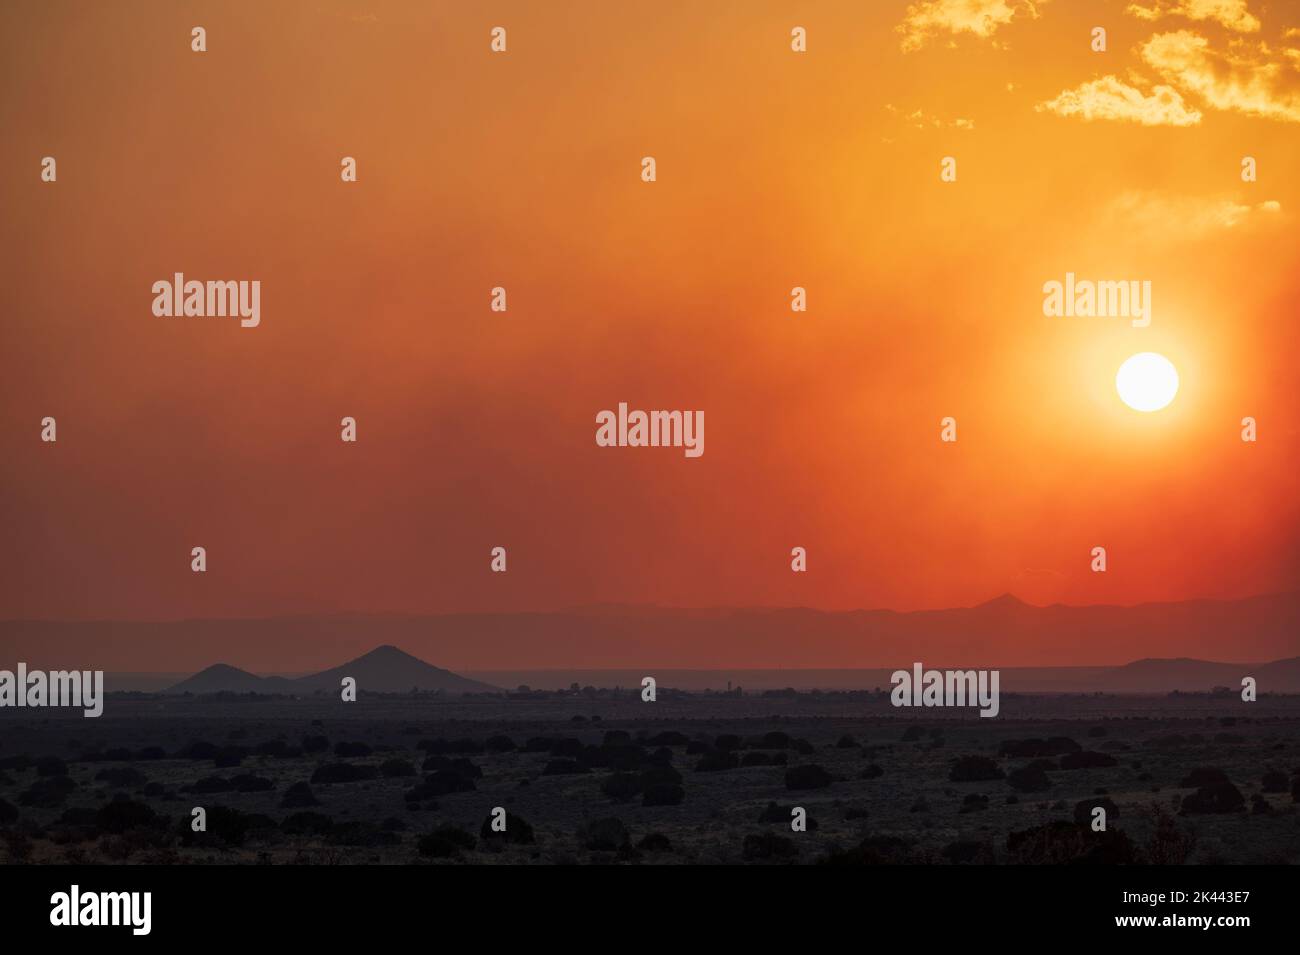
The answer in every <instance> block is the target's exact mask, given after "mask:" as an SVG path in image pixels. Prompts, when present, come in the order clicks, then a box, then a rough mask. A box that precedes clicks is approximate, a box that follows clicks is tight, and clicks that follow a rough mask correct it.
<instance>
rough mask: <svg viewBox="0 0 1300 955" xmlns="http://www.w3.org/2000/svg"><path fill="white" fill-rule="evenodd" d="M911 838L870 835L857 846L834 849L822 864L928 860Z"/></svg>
mask: <svg viewBox="0 0 1300 955" xmlns="http://www.w3.org/2000/svg"><path fill="white" fill-rule="evenodd" d="M927 861H929V860H927V859H926V858H925V856H924V855H923V854H922V853H920V852H918V851H917V850H916V849H915V848H914V844H913V842H912V841H911V840H910V839H904V838H902V837H901V836H868V837H867V838H866V839H863V840H862V842H861V843H859V844H858V845H857V846H856V847H855V848H853V849H848V850H841V849H832V850H831V852H830V853H829V854H828V855H827V856H826V858H824V859H822V860H820V862H819V864H820V865H915V864H918V863H923V862H927Z"/></svg>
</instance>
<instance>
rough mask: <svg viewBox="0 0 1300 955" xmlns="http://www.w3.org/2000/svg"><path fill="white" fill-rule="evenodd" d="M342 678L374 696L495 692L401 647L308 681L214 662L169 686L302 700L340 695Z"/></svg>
mask: <svg viewBox="0 0 1300 955" xmlns="http://www.w3.org/2000/svg"><path fill="white" fill-rule="evenodd" d="M344 677H352V678H353V679H354V680H356V681H357V689H358V690H360V691H362V692H366V691H370V692H373V693H406V692H408V691H410V690H425V691H428V690H438V691H441V692H443V693H450V694H464V693H495V692H497V688H496V687H494V686H490V685H489V684H487V683H480V682H478V681H477V680H470V679H467V678H466V677H463V676H458V675H457V674H455V673H452V672H451V671H450V670H443V669H441V668H439V667H436V666H433V665H431V664H428V663H425V662H424V661H423V660H420V659H417V658H415V657H413V656H411V655H410V654H409V653H404V652H403V651H401V650H399V649H398V648H397V647H390V646H383V647H376V648H375V649H373V650H371V651H370V652H369V653H367V654H365V655H364V656H361V657H358V658H357V659H355V660H352V661H351V662H349V663H345V664H343V665H342V666H337V667H335V668H334V669H332V670H325V671H324V672H322V673H313V674H311V675H310V676H303V677H297V678H294V679H290V678H287V677H282V676H256V675H255V674H252V673H249V672H248V671H247V670H241V669H239V667H232V666H230V665H229V664H226V663H214V664H213V665H212V666H210V667H207V668H206V669H204V670H200V671H199V672H198V673H196V674H194V675H193V676H192V677H189V678H188V679H185V680H181V682H179V683H177V684H176V685H175V686H173V687H170V688H169V689H168V690H167V691H166V692H168V693H194V694H200V693H223V692H225V693H284V694H293V695H303V694H309V693H315V692H317V691H322V692H327V693H337V692H338V691H339V689H340V687H341V685H342V680H343V678H344Z"/></svg>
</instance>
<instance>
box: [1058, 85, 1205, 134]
mask: <svg viewBox="0 0 1300 955" xmlns="http://www.w3.org/2000/svg"><path fill="white" fill-rule="evenodd" d="M1034 109H1036V110H1038V111H1039V112H1044V111H1046V112H1049V113H1056V114H1057V115H1058V116H1080V117H1082V118H1083V119H1084V120H1094V119H1111V120H1122V121H1127V122H1133V123H1141V124H1142V125H1143V126H1195V125H1196V124H1197V123H1199V122H1200V121H1201V114H1200V112H1199V111H1197V110H1196V109H1193V108H1191V107H1189V106H1187V104H1185V103H1184V102H1183V97H1182V96H1181V95H1180V94H1179V92H1178V91H1177V90H1176V89H1174V88H1173V87H1171V86H1156V87H1154V88H1153V89H1152V90H1151V94H1150V95H1149V96H1148V95H1146V94H1144V93H1143V92H1142V91H1141V90H1140V89H1138V88H1137V87H1134V86H1129V85H1128V84H1127V83H1125V82H1123V81H1122V80H1120V79H1117V78H1116V77H1114V76H1103V77H1102V78H1101V79H1099V80H1092V81H1090V82H1087V83H1084V84H1083V85H1082V86H1078V87H1076V88H1074V89H1072V90H1063V91H1062V92H1061V95H1059V96H1057V97H1056V99H1052V100H1048V101H1047V102H1045V103H1039V104H1038V105H1037V106H1035V107H1034Z"/></svg>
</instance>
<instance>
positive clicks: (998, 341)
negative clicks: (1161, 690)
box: [0, 0, 1300, 619]
mask: <svg viewBox="0 0 1300 955" xmlns="http://www.w3.org/2000/svg"><path fill="white" fill-rule="evenodd" d="M966 6H967V7H970V6H971V5H970V4H967V5H966ZM975 6H978V4H976V5H975ZM985 6H986V7H987V8H988V10H989V11H990V16H989V17H987V18H984V19H978V20H975V21H974V22H973V24H972V23H967V22H966V21H962V20H960V19H957V18H954V17H953V16H951V15H950V14H951V12H952V10H951V9H950V8H949V5H948V4H946V3H944V2H941V0H928V2H923V3H913V4H910V5H909V4H908V3H906V2H884V0H882V2H873V3H867V4H864V3H856V2H842V3H833V2H825V3H810V4H807V5H806V6H803V7H800V6H799V5H792V4H785V3H755V2H745V3H740V2H737V3H722V2H718V3H707V4H701V3H663V4H658V5H656V6H655V7H654V8H653V9H648V8H645V7H640V6H636V7H631V6H626V5H621V4H608V3H597V2H564V3H547V4H542V3H518V4H510V3H500V4H482V5H480V4H470V5H461V4H455V5H453V4H437V3H435V4H429V3H418V4H417V3H396V2H394V3H375V4H371V5H362V4H346V5H345V4H335V3H328V2H323V0H321V2H315V0H313V2H306V3H293V4H290V3H285V4H279V3H277V4H228V3H220V4H218V3H212V4H174V3H124V4H112V5H107V4H91V3H78V4H68V3H48V4H46V3H41V4H36V3H19V4H6V5H4V7H3V9H0V70H2V71H3V74H4V82H3V84H0V112H2V118H3V129H4V135H3V137H0V205H2V206H3V209H4V216H3V219H2V221H0V229H2V230H3V235H2V238H0V241H2V242H3V251H4V254H3V258H2V259H0V275H2V276H3V288H4V315H3V322H2V324H0V527H3V544H2V545H0V548H2V550H0V553H2V554H3V565H4V568H3V573H0V617H5V618H20V617H21V618H60V619H74V618H124V619H132V618H140V619H169V618H180V617H206V616H244V615H261V614H266V615H274V614H280V613H298V612H326V611H337V610H360V611H385V610H401V611H416V612H418V611H441V610H474V609H487V608H498V609H527V608H536V609H546V608H553V607H562V606H569V605H574V604H584V603H590V602H597V601H628V602H654V603H661V604H678V605H774V604H780V605H786V604H800V605H812V606H821V607H827V608H850V607H877V606H886V607H895V608H899V609H912V608H924V607H942V606H955V605H965V604H973V603H977V602H979V601H982V600H985V599H988V598H989V597H992V596H993V595H995V594H998V593H1001V592H1005V591H1011V592H1013V593H1016V594H1018V595H1020V596H1021V597H1023V598H1024V599H1026V600H1029V601H1031V602H1036V603H1048V602H1053V601H1062V602H1067V603H1102V602H1116V603H1130V602H1138V601H1146V600H1166V599H1182V598H1186V597H1200V596H1213V597H1235V596H1242V595H1247V594H1256V593H1265V592H1271V591H1280V590H1290V589H1294V586H1295V580H1296V576H1297V571H1300V548H1298V547H1297V540H1298V537H1297V532H1298V531H1300V507H1298V506H1297V494H1296V487H1297V478H1296V475H1297V466H1298V465H1300V453H1298V452H1300V430H1298V427H1297V423H1296V422H1297V415H1298V414H1300V399H1298V398H1297V380H1298V376H1297V361H1298V360H1300V359H1298V357H1297V344H1298V343H1300V333H1298V332H1297V330H1296V329H1297V326H1296V322H1297V311H1298V310H1297V302H1298V301H1300V269H1298V268H1297V264H1298V259H1300V256H1298V255H1297V249H1300V241H1298V240H1300V235H1298V234H1297V226H1296V211H1297V209H1300V187H1297V183H1296V177H1295V173H1296V171H1297V170H1298V169H1300V73H1297V65H1298V64H1300V31H1297V30H1296V28H1300V10H1297V9H1295V8H1293V7H1291V6H1290V5H1288V4H1281V3H1277V2H1274V3H1271V4H1269V5H1268V6H1267V7H1265V6H1264V5H1263V4H1261V3H1258V2H1251V3H1250V4H1249V5H1245V4H1234V3H1232V2H1225V3H1224V4H1223V5H1222V6H1223V11H1222V12H1221V13H1216V14H1215V15H1214V16H1210V17H1203V18H1201V19H1195V18H1192V17H1189V16H1185V15H1181V14H1180V12H1179V8H1180V4H1179V2H1178V0H1151V2H1150V3H1144V4H1142V5H1141V9H1142V10H1143V11H1145V12H1144V13H1142V14H1139V13H1135V12H1131V11H1127V12H1126V8H1128V7H1129V4H1128V3H1125V2H1114V3H1096V4H1093V3H1087V4H1085V3H1071V2H1065V0H1050V2H1039V3H1037V4H1034V5H1032V6H1031V5H1029V4H1026V3H1010V2H1008V3H1002V2H1001V0H988V2H987V3H986V4H985ZM1238 8H1240V9H1238ZM952 9H956V8H955V6H954V7H952ZM1241 10H1247V11H1248V14H1242V13H1241ZM366 11H368V12H366ZM1003 11H1006V13H1005V14H1004V12H1003ZM1252 20H1254V21H1255V26H1256V28H1254V29H1252V28H1251V21H1252ZM195 25H202V26H204V27H205V28H206V29H207V34H208V52H206V53H203V54H196V53H193V52H191V50H190V29H191V27H193V26H195ZM495 25H504V26H506V27H507V29H508V31H509V34H508V36H509V50H508V52H507V53H506V54H503V55H493V54H492V53H491V52H490V51H489V48H488V42H489V35H488V34H489V30H490V28H491V27H493V26H495ZM796 25H800V26H803V27H805V28H806V29H807V31H808V52H807V53H805V54H796V53H793V52H792V51H791V49H790V29H791V27H793V26H796ZM1096 25H1102V26H1105V27H1106V28H1107V30H1108V50H1107V52H1105V53H1094V52H1092V50H1091V49H1090V48H1089V31H1090V29H1091V28H1092V27H1093V26H1096ZM966 26H971V27H972V28H971V29H964V27H966ZM1288 31H1290V32H1288ZM1156 37H1164V38H1165V39H1164V40H1162V42H1161V43H1159V44H1156V45H1154V46H1152V45H1151V41H1152V39H1153V38H1156ZM1171 37H1172V39H1170V38H1171ZM1202 41H1204V42H1202ZM1104 77H1112V78H1113V82H1108V83H1102V84H1100V85H1099V86H1095V87H1088V86H1087V85H1086V84H1090V83H1093V82H1094V81H1099V80H1102V79H1103V78H1104ZM1162 86H1164V87H1168V88H1169V89H1170V90H1172V91H1174V92H1173V94H1172V96H1171V94H1168V93H1165V94H1159V93H1157V88H1158V87H1162ZM1116 89H1119V90H1121V91H1132V92H1129V93H1124V92H1122V93H1121V94H1120V95H1119V96H1118V100H1119V101H1120V105H1119V106H1116V99H1115V97H1114V96H1113V95H1112V97H1111V98H1107V97H1106V96H1105V95H1104V94H1105V93H1106V92H1107V91H1109V92H1110V93H1112V94H1113V93H1114V91H1115V90H1116ZM1065 91H1075V93H1074V96H1073V98H1071V97H1066V98H1065V99H1059V97H1061V94H1062V93H1063V92H1065ZM1125 96H1128V97H1129V98H1128V99H1127V100H1125ZM1088 97H1097V102H1096V103H1094V104H1093V105H1094V106H1095V108H1096V109H1098V110H1101V111H1102V112H1103V113H1104V112H1105V111H1106V110H1112V111H1113V110H1114V109H1126V110H1128V111H1129V113H1130V114H1131V115H1119V116H1110V117H1109V118H1106V117H1103V118H1093V119H1085V118H1084V117H1083V116H1082V115H1079V114H1077V113H1075V114H1069V110H1068V109H1066V108H1064V107H1063V106H1062V105H1061V104H1063V103H1067V102H1082V101H1083V100H1086V99H1087V98H1088ZM1134 97H1136V98H1134ZM1053 102H1055V103H1056V104H1057V106H1055V107H1053V106H1050V105H1047V104H1051V103H1053ZM1171 103H1172V104H1174V107H1176V108H1171V106H1170V104H1171ZM1036 107H1037V108H1036ZM1094 115H1095V114H1094ZM1192 117H1195V119H1194V120H1193V119H1192ZM47 155H48V156H54V157H56V159H57V162H58V181H57V183H53V184H51V183H43V182H41V181H40V178H39V173H40V161H41V157H43V156H47ZM647 155H652V156H654V157H655V158H656V160H657V163H658V181H657V182H655V183H653V184H648V183H644V182H642V181H641V180H640V175H639V173H640V159H641V157H642V156H647ZM949 155H950V156H954V157H956V159H957V162H958V180H957V181H956V182H955V183H943V182H941V181H940V178H939V163H940V159H941V158H942V157H943V156H949ZM1246 155H1250V156H1253V157H1255V158H1256V159H1257V161H1258V166H1259V181H1258V182H1255V183H1244V182H1242V181H1241V177H1240V163H1241V158H1242V157H1243V156H1246ZM343 156H354V157H356V159H357V161H358V170H359V181H358V182H357V183H355V184H344V183H342V182H341V181H340V177H339V162H340V159H341V157H343ZM177 271H181V272H184V273H185V274H186V276H187V277H189V278H197V279H201V280H202V279H259V280H260V281H261V282H262V319H261V325H260V327H258V328H255V329H244V328H240V327H239V324H238V322H237V321H231V320H225V319H203V318H158V317H155V316H154V315H153V314H152V312H151V303H152V300H153V296H152V294H151V291H150V287H151V285H152V283H153V282H154V281H156V280H159V279H169V278H170V277H171V275H172V274H173V273H174V272H177ZM1067 271H1069V272H1074V273H1076V275H1078V276H1079V277H1080V278H1090V279H1138V280H1149V281H1150V282H1151V283H1152V321H1151V325H1150V326H1149V327H1147V328H1133V327H1131V325H1130V323H1129V322H1128V321H1127V320H1124V319H1105V318H1048V317H1045V316H1044V315H1043V311H1042V301H1043V292H1042V286H1043V283H1044V282H1046V281H1049V280H1052V279H1056V280H1058V281H1059V280H1062V279H1064V276H1065V273H1066V272H1067ZM497 285H501V286H505V287H506V288H507V290H508V294H509V311H508V312H507V313H505V314H497V313H493V312H491V311H490V310H489V308H488V304H489V290H490V289H491V288H492V287H493V286H497ZM794 286H803V287H805V288H807V290H808V306H809V307H808V311H807V312H806V313H804V314H793V313H792V312H791V311H790V307H789V302H790V290H791V288H792V287H794ZM1139 351H1157V352H1160V353H1162V354H1164V355H1166V356H1167V357H1169V358H1170V359H1171V360H1172V361H1173V362H1174V364H1175V365H1176V366H1177V368H1178V370H1179V374H1180V376H1181V380H1182V385H1181V390H1180V392H1179V394H1178V396H1177V398H1176V400H1175V401H1174V403H1173V404H1172V405H1171V406H1170V407H1169V408H1167V409H1165V410H1164V411H1162V412H1158V413H1154V414H1149V415H1144V414H1139V413H1137V412H1134V411H1131V410H1129V409H1128V408H1126V407H1125V406H1124V405H1123V404H1122V403H1121V402H1120V401H1119V399H1118V397H1117V395H1116V393H1115V389H1114V376H1115V371H1116V369H1117V368H1118V366H1119V364H1120V363H1121V362H1122V361H1123V360H1124V359H1125V358H1126V357H1128V356H1129V355H1131V354H1133V353H1135V352H1139ZM620 401H626V402H628V403H629V404H630V405H631V407H633V408H644V409H656V408H665V409H669V408H676V409H702V410H704V412H705V416H706V432H705V437H706V450H705V453H704V455H703V456H702V457H700V458H698V459H688V458H686V457H684V456H683V455H682V453H681V451H680V450H670V449H617V450H614V449H604V448H598V447H597V446H596V444H595V440H594V436H595V414H596V412H598V411H600V410H601V409H605V408H616V407H617V405H618V402H620ZM46 415H52V416H54V417H56V419H57V421H58V441H57V443H56V444H53V445H50V444H45V443H42V442H41V441H40V421H41V419H42V418H43V417H44V416H46ZM344 415H352V416H355V417H356V419H357V421H358V428H359V441H358V443H357V444H355V445H347V444H343V443H342V442H341V441H340V440H339V420H340V418H341V417H342V416H344ZM946 415H951V416H954V417H955V418H956V419H957V421H958V429H959V440H958V441H957V443H956V444H944V443H941V442H940V440H939V422H940V419H941V418H943V417H944V416H946ZM1247 415H1251V416H1254V417H1255V418H1256V419H1257V420H1258V422H1259V441H1258V442H1257V443H1255V444H1247V443H1243V442H1242V441H1241V440H1240V436H1239V432H1240V424H1239V422H1240V420H1241V418H1242V417H1244V416H1247ZM196 545H202V546H204V547H206V548H207V553H208V567H209V569H208V572H207V573H206V574H193V573H191V571H190V556H189V555H190V548H191V547H193V546H196ZM496 545H502V546H505V547H507V548H508V551H509V571H508V573H506V574H504V575H501V574H492V573H490V572H489V556H488V555H489V551H490V549H491V548H492V547H493V546H496ZM795 545H801V546H804V547H806V548H807V549H808V554H809V559H808V567H809V569H808V573H807V574H793V573H791V571H790V564H789V561H790V556H789V555H790V548H791V547H793V546H795ZM1098 545H1101V546H1105V547H1106V548H1107V550H1108V553H1109V570H1108V572H1107V573H1105V574H1094V573H1091V572H1090V571H1089V551H1090V550H1091V548H1092V547H1094V546H1098Z"/></svg>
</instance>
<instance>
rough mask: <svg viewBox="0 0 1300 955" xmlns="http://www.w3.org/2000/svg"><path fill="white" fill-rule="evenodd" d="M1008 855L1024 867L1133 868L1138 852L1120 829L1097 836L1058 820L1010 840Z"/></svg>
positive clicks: (1011, 837)
mask: <svg viewBox="0 0 1300 955" xmlns="http://www.w3.org/2000/svg"><path fill="white" fill-rule="evenodd" d="M1007 851H1008V853H1010V856H1011V859H1012V860H1013V861H1014V862H1016V863H1018V864H1021V865H1078V864H1086V865H1132V864H1134V863H1136V862H1138V861H1139V860H1138V856H1137V851H1136V849H1135V848H1134V846H1133V843H1132V841H1131V840H1130V839H1129V837H1128V835H1127V834H1125V833H1124V832H1121V831H1120V830H1119V829H1107V830H1106V831H1105V832H1093V831H1091V830H1090V829H1087V828H1085V827H1082V826H1076V825H1075V824H1074V823H1073V822H1066V821H1065V820H1063V819H1057V820H1055V821H1053V822H1049V823H1045V824H1044V825H1041V826H1034V827H1032V828H1030V829H1024V830H1021V831H1020V832H1013V833H1011V834H1010V835H1009V836H1007Z"/></svg>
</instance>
